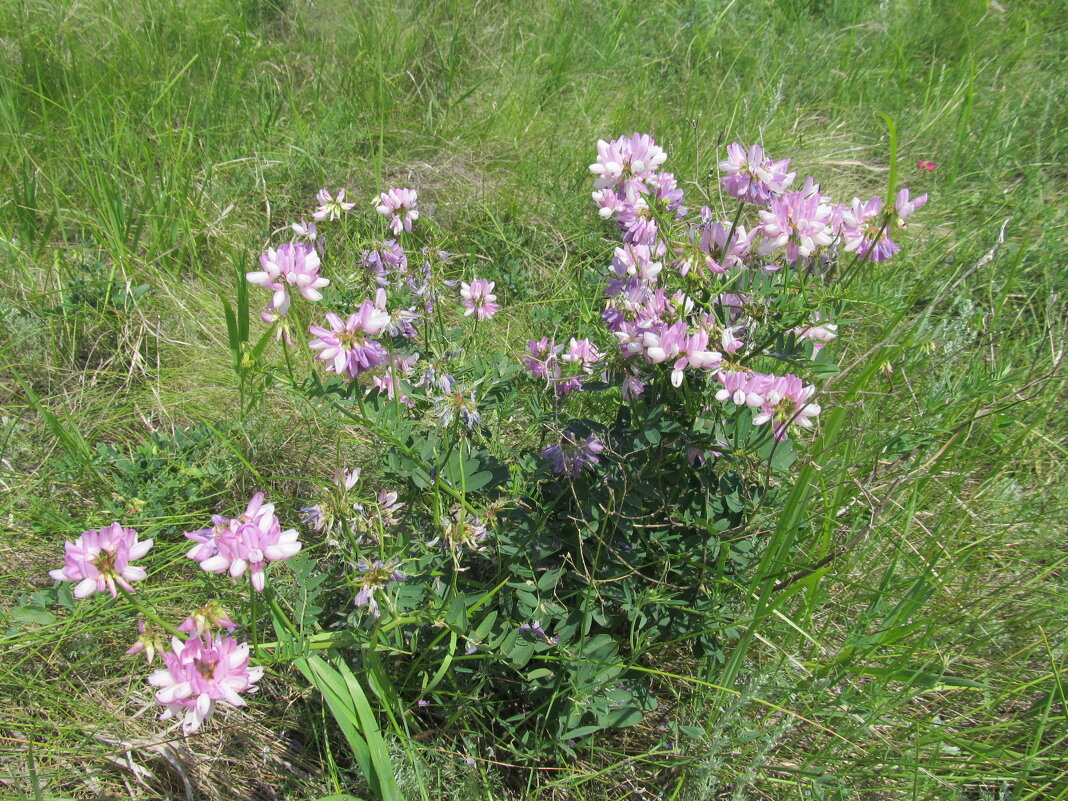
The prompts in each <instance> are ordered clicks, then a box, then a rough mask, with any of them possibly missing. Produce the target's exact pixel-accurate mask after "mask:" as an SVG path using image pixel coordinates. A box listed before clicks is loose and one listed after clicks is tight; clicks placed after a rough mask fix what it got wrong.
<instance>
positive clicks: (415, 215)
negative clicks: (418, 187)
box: [375, 188, 419, 236]
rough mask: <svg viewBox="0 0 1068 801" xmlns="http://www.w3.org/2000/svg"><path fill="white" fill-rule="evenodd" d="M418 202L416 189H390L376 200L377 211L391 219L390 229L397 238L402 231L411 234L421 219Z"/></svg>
mask: <svg viewBox="0 0 1068 801" xmlns="http://www.w3.org/2000/svg"><path fill="white" fill-rule="evenodd" d="M417 200H418V196H417V195H416V192H415V190H414V189H396V188H395V189H390V190H389V191H387V192H383V193H382V194H381V195H379V196H378V197H377V198H376V199H375V210H376V211H377V212H378V213H379V214H381V215H382V216H383V217H388V218H389V229H390V230H391V231H392V232H393V235H394V236H397V235H399V234H400V232H401V231H409V232H410V231H411V230H412V223H413V222H415V221H416V220H418V219H419V211H418V209H416V207H415V205H416V202H417Z"/></svg>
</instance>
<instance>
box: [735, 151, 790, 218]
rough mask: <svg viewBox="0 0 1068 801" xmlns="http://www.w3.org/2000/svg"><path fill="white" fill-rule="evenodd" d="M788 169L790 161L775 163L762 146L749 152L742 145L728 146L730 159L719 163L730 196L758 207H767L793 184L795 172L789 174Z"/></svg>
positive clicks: (783, 160)
mask: <svg viewBox="0 0 1068 801" xmlns="http://www.w3.org/2000/svg"><path fill="white" fill-rule="evenodd" d="M789 166H790V159H782V160H781V161H775V160H773V159H770V158H768V157H767V156H766V155H765V153H764V148H762V147H761V146H760V145H752V146H751V147H750V148H749V149H748V150H747V149H746V148H745V147H743V146H742V145H741V143H739V142H734V143H732V144H729V145H727V158H726V159H724V160H723V161H721V162H720V163H719V168H720V169H721V170H722V171H723V172H725V173H726V176H725V177H724V178H723V179H722V182H723V188H724V189H725V190H726V191H727V194H729V195H730V196H731V197H733V198H735V199H736V200H743V201H746V202H748V203H755V204H756V205H758V206H766V205H767V204H768V203H770V202H771V199H772V198H773V197H776V196H778V195H781V194H783V193H784V192H785V191H786V189H787V187H789V186H790V184H792V183H793V181H794V177H795V175H796V173H792V172H787V168H788V167H789Z"/></svg>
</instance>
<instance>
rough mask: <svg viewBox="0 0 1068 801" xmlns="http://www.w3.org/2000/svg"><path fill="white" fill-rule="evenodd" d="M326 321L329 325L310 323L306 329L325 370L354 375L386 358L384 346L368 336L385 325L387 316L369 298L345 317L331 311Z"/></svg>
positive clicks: (311, 344)
mask: <svg viewBox="0 0 1068 801" xmlns="http://www.w3.org/2000/svg"><path fill="white" fill-rule="evenodd" d="M326 321H327V323H328V324H329V325H330V328H323V327H321V326H317V325H313V326H311V328H310V329H309V330H310V331H311V333H312V334H313V335H314V336H315V339H313V340H312V341H311V342H310V343H309V347H310V348H311V349H312V350H317V351H319V352H318V353H317V354H316V358H317V359H321V360H323V361H324V362H326V369H327V370H330V371H332V372H335V373H337V374H339V375H341V374H342V373H348V375H349V377H350V378H356V376H358V375H359V374H360V373H362V372H365V371H367V370H370V369H372V368H374V367H377V366H378V365H380V364H382V363H384V362H385V361H386V360H387V358H388V354H387V352H386V349H385V348H383V347H382V345H381V344H380V343H378V342H376V341H375V340H374V339H371V337H374V336H378V335H379V334H381V333H382V332H383V331H384V330H385V329H386V326H388V325H389V321H390V317H389V314H388V313H387V312H386V311H385V310H383V309H379V308H378V307H376V306H375V304H374V303H373V302H372V301H370V300H365V301H364V302H363V304H362V305H361V306H360V310H359V311H358V312H356V313H355V314H350V315H349V317H348V319H347V320H343V319H341V318H340V317H339V316H338V315H336V314H334V313H333V312H330V313H328V314H327V315H326Z"/></svg>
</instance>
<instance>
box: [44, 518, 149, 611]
mask: <svg viewBox="0 0 1068 801" xmlns="http://www.w3.org/2000/svg"><path fill="white" fill-rule="evenodd" d="M151 547H152V540H141V541H138V539H137V532H136V531H134V530H133V529H132V528H125V527H123V526H122V525H120V524H119V523H112V524H111V525H110V526H107V527H105V528H102V529H99V530H97V529H95V528H94V529H90V530H89V531H84V532H82V534H81V536H79V537H78V539H76V540H75V541H73V542H71V541H69V540H68V541H67V543H66V545H65V546H64V550H65V552H66V558H65V559H64V562H63V567H61V568H59V569H58V570H50V571H49V573H48V575H50V576H51V577H52V578H54V579H55V580H56V581H76V582H78V583H77V585H76V586H75V587H74V597H75V598H87V597H89V596H90V595H92V594H93V593H94V592H110V593H111V596H112V597H113V598H114V597H115V596H117V595H118V590H117V589H116V585H118V586H119V587H122V588H123V589H124V590H126V591H127V592H133V587H131V586H130V582H131V581H140V580H141V579H143V578H145V576H147V575H148V574H147V573H146V572H145V569H144V568H143V567H136V566H134V565H132V564H130V562H132V561H133V560H134V559H140V558H141V557H142V556H144V555H145V554H147V553H148V551H149V549H150V548H151Z"/></svg>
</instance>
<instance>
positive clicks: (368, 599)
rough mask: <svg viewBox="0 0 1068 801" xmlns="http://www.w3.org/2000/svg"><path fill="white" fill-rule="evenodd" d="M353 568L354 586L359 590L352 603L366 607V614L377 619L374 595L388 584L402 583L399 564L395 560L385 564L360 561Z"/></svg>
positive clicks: (402, 577)
mask: <svg viewBox="0 0 1068 801" xmlns="http://www.w3.org/2000/svg"><path fill="white" fill-rule="evenodd" d="M353 567H354V568H356V570H357V571H358V575H357V576H356V585H357V586H358V587H359V588H360V591H359V592H358V593H356V599H355V601H354V603H355V604H356V606H366V607H367V611H368V612H370V613H371V614H372V615H374V616H375V617H378V616H379V614H380V612H379V611H378V601H377V600H376V599H375V594H376V593H378V592H381V591H382V590H384V589H385V588H386V585H388V584H389V582H391V581H404V580H405V578H406V576H405V575H404V573H402V572H401V570H400V562H398V561H397V560H396V559H390V560H388V561H386V562H383V561H382V560H381V559H375V560H374V561H373V562H369V561H368V560H366V559H360V560H359V562H357V563H356V564H355V565H353Z"/></svg>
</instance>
